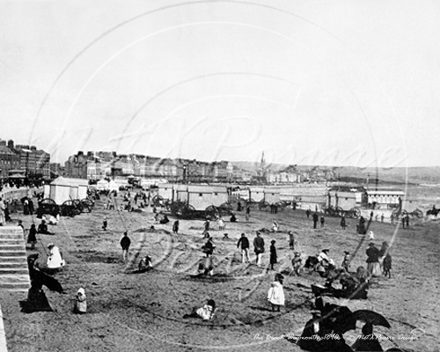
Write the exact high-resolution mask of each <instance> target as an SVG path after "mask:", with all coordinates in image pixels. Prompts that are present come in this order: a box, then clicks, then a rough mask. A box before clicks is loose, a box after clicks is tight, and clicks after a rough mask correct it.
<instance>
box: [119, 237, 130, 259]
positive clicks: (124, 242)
mask: <svg viewBox="0 0 440 352" xmlns="http://www.w3.org/2000/svg"><path fill="white" fill-rule="evenodd" d="M130 244H131V240H130V238H129V237H128V234H127V231H125V232H124V237H122V239H121V248H122V259H123V260H124V262H125V261H126V260H127V258H128V251H129V249H130Z"/></svg>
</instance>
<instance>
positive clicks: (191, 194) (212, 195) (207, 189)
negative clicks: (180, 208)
mask: <svg viewBox="0 0 440 352" xmlns="http://www.w3.org/2000/svg"><path fill="white" fill-rule="evenodd" d="M186 197H187V198H186V202H187V203H188V204H189V205H191V206H192V207H194V209H196V210H205V209H206V208H207V207H209V206H210V205H214V206H220V205H221V204H223V203H227V202H228V192H227V188H226V187H224V186H208V185H206V186H205V185H188V188H187V192H186Z"/></svg>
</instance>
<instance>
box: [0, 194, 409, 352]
mask: <svg viewBox="0 0 440 352" xmlns="http://www.w3.org/2000/svg"><path fill="white" fill-rule="evenodd" d="M103 203H104V205H103V208H104V210H105V211H110V210H114V211H135V210H136V209H144V208H148V207H150V209H151V213H152V214H154V216H153V218H152V219H151V220H152V221H154V222H155V224H159V225H165V226H171V230H172V234H173V235H174V236H180V235H182V233H181V232H180V222H179V220H178V219H176V220H174V221H170V219H169V218H168V216H167V214H166V213H165V212H164V211H162V210H161V209H157V208H156V207H155V206H153V205H152V204H151V197H150V195H149V194H145V193H141V192H138V193H135V195H134V197H133V194H130V193H129V192H127V193H126V194H124V195H123V197H122V202H121V204H120V205H119V206H118V204H117V202H116V201H115V194H109V195H108V197H107V199H106V200H104V202H103ZM0 209H1V200H0ZM237 210H238V209H237ZM242 210H244V213H245V216H244V219H245V221H246V222H248V221H249V220H250V217H251V209H250V207H244V208H243V209H240V210H239V211H242ZM28 211H29V209H28ZM271 214H276V211H275V210H273V211H272V209H271ZM305 215H306V217H307V219H311V228H313V229H318V228H325V226H326V222H325V217H324V215H323V214H320V213H319V212H318V211H314V212H312V211H311V210H310V209H309V210H307V211H306V212H305ZM114 219H115V217H114V216H112V213H111V212H107V215H106V216H105V217H104V218H103V220H102V226H101V229H102V231H104V232H105V231H108V229H109V220H114ZM1 220H2V217H1V213H0V222H1ZM32 220H34V219H33V218H32ZM59 220H60V219H59V216H51V215H43V216H42V218H41V219H40V223H39V224H38V226H36V224H35V223H34V221H32V222H33V223H32V224H31V226H30V228H29V229H28V230H27V242H28V244H29V245H30V249H31V250H34V249H35V246H36V243H37V234H42V235H53V231H50V230H49V226H52V227H53V226H56V225H57V223H58V222H59ZM371 220H372V219H370V221H371ZM238 221H239V220H238V218H237V216H236V214H235V213H234V212H232V213H231V216H230V218H229V222H231V223H235V222H238ZM405 221H406V220H405ZM213 224H216V225H215V226H216V230H218V231H220V232H221V233H223V239H229V235H228V233H225V231H226V227H227V221H226V220H225V218H223V217H218V218H217V219H214V220H212V219H211V220H210V219H206V220H204V222H203V229H202V232H201V236H202V238H203V239H205V240H206V243H204V245H203V246H202V247H201V253H203V258H202V259H201V260H200V262H199V263H198V266H197V276H198V277H214V276H215V271H216V268H215V264H214V263H215V261H214V260H213V259H214V256H215V253H216V245H215V240H214V238H213V237H212V236H211V235H210V232H212V230H213V226H214V225H213ZM318 224H319V226H318ZM405 225H406V226H409V224H408V223H405ZM18 226H21V227H22V228H23V230H24V227H23V224H22V222H21V220H20V221H19V223H18ZM340 226H341V228H342V230H345V229H346V227H347V222H346V219H345V218H344V217H342V218H341V220H340ZM368 227H369V224H368V222H367V221H366V220H365V219H364V218H363V217H361V218H360V220H359V223H358V224H357V229H356V230H357V233H358V234H360V235H362V236H363V237H362V239H361V240H362V241H364V240H368V241H369V244H368V248H367V250H366V252H365V255H366V261H365V263H366V265H365V266H359V267H357V268H356V270H355V271H353V270H351V262H352V259H353V258H352V254H351V253H350V251H349V250H346V249H345V250H343V251H342V252H341V253H340V255H341V260H340V263H341V264H340V265H337V264H336V262H335V260H334V259H333V258H332V257H331V255H330V249H329V248H322V249H321V250H320V251H319V252H317V253H309V255H307V253H304V252H302V251H301V245H300V243H299V239H298V237H299V236H298V233H297V232H295V231H292V230H288V229H285V230H284V231H282V229H281V228H280V225H279V224H278V223H277V221H275V220H273V221H272V224H271V225H270V226H268V229H266V228H264V229H261V230H255V235H254V237H253V238H252V239H250V238H249V235H248V234H246V233H245V232H242V233H241V234H240V237H239V239H238V241H237V243H236V248H237V250H238V251H239V252H240V255H241V260H240V261H241V263H240V264H238V265H247V266H248V265H255V266H256V267H257V268H262V269H263V270H266V271H267V272H268V273H270V272H273V278H274V279H273V281H272V282H271V283H270V286H269V287H268V291H267V301H268V303H269V305H270V309H271V311H272V312H274V313H277V312H281V308H282V307H284V306H285V301H286V298H285V294H284V281H285V278H286V276H288V277H290V276H291V275H294V276H306V275H309V274H311V273H317V275H319V277H322V279H323V284H322V285H318V284H316V285H311V289H312V294H313V295H314V296H315V301H316V302H317V303H315V308H316V306H318V308H319V306H320V305H321V308H322V305H323V304H322V300H323V297H325V296H333V297H336V298H341V297H342V298H349V299H367V298H368V296H367V294H368V290H369V289H370V283H371V280H373V278H375V277H382V276H383V277H387V278H391V268H392V258H391V251H390V249H391V248H390V246H389V244H388V243H387V242H386V241H382V245H381V247H380V248H377V247H376V244H375V243H374V241H375V240H376V239H375V234H374V233H373V232H372V231H369V232H367V231H368ZM154 230H155V227H154V226H151V227H150V232H152V233H154ZM284 233H285V234H286V235H287V236H286V240H287V242H288V245H289V251H291V252H290V253H291V254H290V255H289V261H290V268H289V270H288V271H282V270H281V268H279V267H277V266H278V263H279V261H280V260H279V256H278V249H277V240H276V239H275V234H276V238H278V239H279V237H280V235H281V234H284ZM268 242H269V243H270V245H269V243H268ZM119 244H120V247H121V251H122V260H123V262H124V263H127V261H128V260H129V257H130V246H131V239H130V237H129V231H128V230H127V231H124V232H123V234H122V238H121V240H120V243H119ZM47 248H48V253H47V263H46V265H44V266H42V265H39V264H38V262H37V259H38V255H35V254H33V255H30V256H29V257H30V259H28V265H29V270H30V275H31V280H32V287H31V289H30V290H29V296H28V299H27V301H26V302H25V303H24V304H23V308H24V311H28V312H29V311H34V310H44V309H47V310H49V308H48V307H50V304H49V302H48V301H47V298H46V297H45V295H44V291H43V290H42V286H44V285H45V286H47V287H49V288H50V289H51V287H52V288H54V290H56V291H58V292H60V293H64V290H63V289H62V287H61V284H59V283H56V282H54V281H53V280H55V279H54V275H56V273H57V272H59V271H61V270H63V268H64V267H65V265H66V262H65V260H64V258H63V254H62V251H61V249H60V248H59V247H58V246H56V245H55V244H54V243H50V244H49V245H48V246H47ZM251 249H253V253H254V256H251ZM266 253H268V254H266ZM251 257H252V258H251ZM137 268H138V272H139V273H145V272H148V271H151V270H153V269H154V263H153V258H152V256H151V254H146V255H144V256H142V257H141V258H140V260H139V263H138V265H137ZM55 281H56V280H55ZM320 302H321V303H320ZM324 306H325V305H324ZM217 311H218V306H217V304H216V302H215V301H214V300H213V299H212V298H208V299H207V300H206V302H205V303H204V304H203V306H202V307H194V309H193V310H192V312H189V313H188V314H186V315H185V316H184V318H193V317H194V318H201V319H203V320H212V319H213V318H214V317H215V315H216V312H217ZM73 312H74V313H78V314H84V313H86V312H87V300H86V293H85V289H84V288H83V287H80V288H79V289H78V291H77V292H76V295H75V304H74V307H73ZM312 313H313V318H312V320H311V321H309V322H307V323H306V324H305V328H304V333H303V334H305V335H308V334H309V335H310V336H314V335H317V336H318V335H319V336H321V335H322V334H324V333H325V334H328V333H329V332H332V331H333V332H334V329H333V330H332V327H331V323H330V322H329V321H325V320H322V318H321V317H320V315H321V314H322V313H323V309H321V310H319V309H315V310H314V311H313V312H312ZM370 325H371V324H370V323H367V324H365V326H364V329H363V330H362V332H363V334H365V335H371V334H372V327H371V326H370ZM320 326H321V327H320ZM320 329H321V330H320ZM338 334H340V332H338ZM322 336H323V335H322ZM342 340H343V339H342ZM335 346H336V347H334V346H333V347H332V346H330V347H329V346H327V347H326V348H332V349H328V350H330V351H344V350H347V351H364V350H365V348H366V347H365V345H363V344H362V342H359V341H357V343H356V344H355V345H353V346H351V347H348V348H350V349H348V348H347V349H344V348H345V347H344V346H343V345H341V344H336V345H335ZM341 346H342V347H341ZM300 347H301V348H303V349H305V350H310V351H319V350H320V349H319V348H322V345H320V346H318V347H317V345H316V346H315V345H314V346H312V345H309V346H308V345H304V344H303V345H301V344H300ZM359 348H363V349H359ZM368 348H372V347H368ZM374 348H378V347H377V346H376V347H374ZM321 350H322V349H321ZM380 350H382V349H368V351H380ZM365 351H367V350H365Z"/></svg>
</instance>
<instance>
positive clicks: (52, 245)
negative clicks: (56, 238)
mask: <svg viewBox="0 0 440 352" xmlns="http://www.w3.org/2000/svg"><path fill="white" fill-rule="evenodd" d="M52 247H55V245H54V244H53V243H49V244H48V245H47V248H52Z"/></svg>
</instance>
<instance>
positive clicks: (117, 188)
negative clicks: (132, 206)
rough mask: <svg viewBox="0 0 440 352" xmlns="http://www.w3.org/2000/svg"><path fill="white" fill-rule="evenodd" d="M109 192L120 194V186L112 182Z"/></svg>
mask: <svg viewBox="0 0 440 352" xmlns="http://www.w3.org/2000/svg"><path fill="white" fill-rule="evenodd" d="M108 190H109V191H110V192H112V191H115V192H118V191H119V186H118V184H117V183H116V182H115V181H114V180H110V182H109V183H108Z"/></svg>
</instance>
